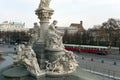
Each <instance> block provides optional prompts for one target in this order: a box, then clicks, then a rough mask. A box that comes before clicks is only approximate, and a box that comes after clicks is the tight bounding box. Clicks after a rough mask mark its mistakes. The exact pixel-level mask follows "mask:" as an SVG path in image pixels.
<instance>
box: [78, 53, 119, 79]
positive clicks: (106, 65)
mask: <svg viewBox="0 0 120 80" xmlns="http://www.w3.org/2000/svg"><path fill="white" fill-rule="evenodd" d="M76 55H77V60H78V61H79V66H80V67H81V68H83V69H84V70H86V71H89V72H94V73H97V74H102V75H103V76H106V75H107V76H108V77H111V76H112V77H113V78H115V79H117V80H120V59H119V55H106V56H101V55H96V54H90V53H76ZM115 63H116V64H115Z"/></svg>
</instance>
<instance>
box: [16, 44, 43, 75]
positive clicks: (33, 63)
mask: <svg viewBox="0 0 120 80" xmlns="http://www.w3.org/2000/svg"><path fill="white" fill-rule="evenodd" d="M17 61H19V62H20V63H21V64H23V65H24V66H26V68H27V70H28V71H29V72H30V73H31V74H32V75H34V76H39V75H40V74H41V71H40V67H39V65H38V62H37V58H36V54H35V52H34V51H33V49H32V47H31V46H25V45H19V50H18V55H17V56H16V59H15V62H17Z"/></svg>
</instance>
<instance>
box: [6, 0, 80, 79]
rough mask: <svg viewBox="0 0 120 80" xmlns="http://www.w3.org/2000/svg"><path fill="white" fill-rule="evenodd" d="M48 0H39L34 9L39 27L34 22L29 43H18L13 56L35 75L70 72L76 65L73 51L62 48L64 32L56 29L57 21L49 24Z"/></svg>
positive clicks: (53, 74)
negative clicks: (15, 53)
mask: <svg viewBox="0 0 120 80" xmlns="http://www.w3.org/2000/svg"><path fill="white" fill-rule="evenodd" d="M50 1H51V0H41V2H40V5H39V8H38V9H37V10H36V15H38V18H39V19H40V28H39V26H38V25H37V24H36V23H35V24H34V31H33V34H32V39H31V41H30V45H23V44H22V45H19V46H18V53H17V55H16V57H14V59H15V61H14V62H15V63H16V64H18V65H17V66H21V65H22V66H24V69H26V70H27V71H29V72H30V73H31V75H33V76H36V77H39V76H41V75H49V76H56V75H57V76H59V75H60V76H61V75H65V74H70V73H72V72H73V71H75V70H76V68H77V66H78V64H77V61H76V60H75V56H74V55H73V53H72V52H70V51H67V50H65V49H64V45H63V43H62V37H63V35H64V33H63V32H61V31H58V30H56V28H55V26H56V24H57V21H56V20H54V21H53V22H52V23H51V24H50V25H49V19H51V16H52V14H53V12H54V10H52V9H50V8H49V4H50ZM13 70H14V69H13ZM18 76H19V75H18ZM6 77H9V76H6ZM19 77H20V76H19ZM13 78H15V77H14V76H13Z"/></svg>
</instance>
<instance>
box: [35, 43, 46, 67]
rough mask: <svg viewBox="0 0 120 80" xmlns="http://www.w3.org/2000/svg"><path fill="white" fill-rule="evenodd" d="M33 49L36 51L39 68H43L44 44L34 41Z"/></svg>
mask: <svg viewBox="0 0 120 80" xmlns="http://www.w3.org/2000/svg"><path fill="white" fill-rule="evenodd" d="M33 50H34V51H35V53H36V57H37V60H38V63H39V66H40V68H41V69H45V59H46V58H45V44H43V43H35V44H34V45H33Z"/></svg>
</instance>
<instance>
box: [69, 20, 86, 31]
mask: <svg viewBox="0 0 120 80" xmlns="http://www.w3.org/2000/svg"><path fill="white" fill-rule="evenodd" d="M70 27H77V28H78V32H84V31H85V29H84V28H83V25H82V21H81V22H80V24H79V23H71V25H70Z"/></svg>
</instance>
